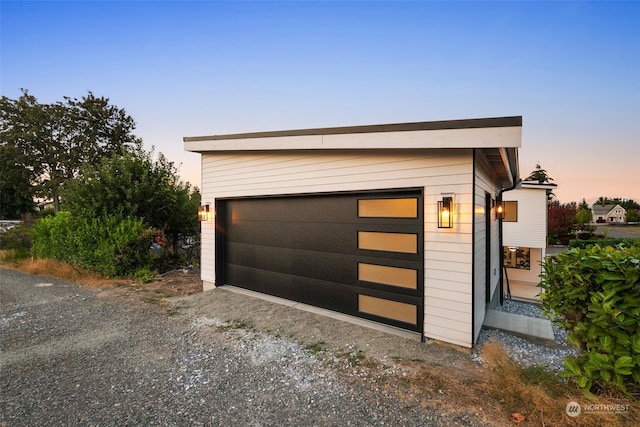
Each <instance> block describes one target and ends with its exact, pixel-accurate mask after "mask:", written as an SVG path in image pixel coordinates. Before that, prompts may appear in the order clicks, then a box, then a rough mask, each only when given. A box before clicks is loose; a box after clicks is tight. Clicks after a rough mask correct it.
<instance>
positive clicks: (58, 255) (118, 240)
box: [31, 212, 152, 277]
mask: <svg viewBox="0 0 640 427" xmlns="http://www.w3.org/2000/svg"><path fill="white" fill-rule="evenodd" d="M31 237H32V239H33V255H34V256H36V257H40V258H52V259H57V260H60V261H65V262H67V263H69V264H72V265H78V266H81V267H84V268H88V269H91V270H95V271H98V272H100V273H102V274H105V275H106V276H109V277H114V276H128V275H131V274H133V273H135V271H137V270H139V269H142V268H149V267H150V266H151V262H152V258H151V254H150V252H149V247H150V244H151V230H150V229H148V228H147V227H146V226H145V225H144V222H143V221H142V220H141V219H136V218H131V217H125V216H122V215H109V216H107V215H103V216H101V217H89V218H87V217H81V216H75V215H73V214H71V213H70V212H59V213H58V215H56V216H55V217H48V218H43V219H41V220H39V221H37V222H36V223H35V224H34V226H33V228H32V230H31Z"/></svg>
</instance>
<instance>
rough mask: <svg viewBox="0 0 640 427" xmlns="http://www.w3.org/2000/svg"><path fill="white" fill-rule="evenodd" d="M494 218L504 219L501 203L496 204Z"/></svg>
mask: <svg viewBox="0 0 640 427" xmlns="http://www.w3.org/2000/svg"><path fill="white" fill-rule="evenodd" d="M496 219H504V207H503V206H502V203H499V204H498V205H496Z"/></svg>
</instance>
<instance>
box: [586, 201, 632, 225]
mask: <svg viewBox="0 0 640 427" xmlns="http://www.w3.org/2000/svg"><path fill="white" fill-rule="evenodd" d="M591 211H592V212H593V222H594V223H596V224H605V223H614V224H619V223H624V222H625V217H626V215H627V211H626V209H625V208H623V207H622V206H620V205H597V204H596V205H593V207H592V208H591Z"/></svg>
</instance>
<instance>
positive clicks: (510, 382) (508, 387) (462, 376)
mask: <svg viewBox="0 0 640 427" xmlns="http://www.w3.org/2000/svg"><path fill="white" fill-rule="evenodd" d="M481 354H482V358H483V364H482V366H479V365H477V364H473V363H469V364H468V365H465V366H461V367H451V366H448V365H446V364H442V365H438V366H433V365H431V366H425V365H424V364H423V363H420V362H418V363H414V362H405V363H404V364H405V365H406V366H407V367H412V368H415V370H414V374H413V375H410V376H405V377H401V378H397V379H396V381H391V382H390V383H388V384H386V388H387V389H391V390H393V391H394V392H396V393H398V394H399V395H400V396H401V397H402V398H403V399H405V400H407V401H409V402H411V403H412V404H417V405H422V406H429V407H437V408H438V409H439V410H440V411H442V412H443V413H446V414H448V416H449V417H450V419H455V418H456V417H457V416H459V415H460V414H461V413H467V414H475V415H476V416H477V417H480V418H481V419H482V421H483V422H485V423H487V424H489V425H505V426H509V425H522V426H581V427H582V426H586V427H590V426H593V427H596V426H597V427H601V426H607V427H618V426H620V427H622V426H632V425H633V426H635V425H640V407H639V405H638V402H637V401H635V400H632V399H625V398H620V397H614V396H597V397H594V398H590V399H589V398H587V397H585V396H584V395H583V394H582V392H581V391H580V390H578V389H577V387H576V386H575V385H574V384H573V383H570V382H564V381H563V380H561V379H559V378H558V377H557V376H556V375H555V374H553V373H550V372H548V371H546V370H545V369H543V368H541V367H534V368H522V367H520V366H518V365H517V364H516V363H515V362H514V361H513V360H511V359H510V358H509V356H508V355H507V354H506V352H505V351H504V350H503V348H502V347H501V346H500V345H499V344H497V343H488V344H485V345H484V346H483V347H482V349H481ZM569 402H578V403H579V404H580V405H581V406H582V407H583V408H585V409H583V413H581V414H580V415H578V416H577V417H575V418H572V417H569V416H568V415H567V413H566V409H565V408H566V405H567V403H569ZM587 405H619V406H617V407H618V408H620V407H621V408H624V410H622V411H620V413H618V414H616V413H614V411H611V410H606V409H602V410H595V411H593V410H592V411H591V412H589V413H586V411H588V407H587ZM607 407H609V408H610V407H611V406H600V407H595V408H607ZM592 408H593V406H592Z"/></svg>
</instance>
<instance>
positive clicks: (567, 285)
mask: <svg viewBox="0 0 640 427" xmlns="http://www.w3.org/2000/svg"><path fill="white" fill-rule="evenodd" d="M543 268H544V272H543V274H542V275H541V277H542V281H541V284H540V285H539V286H540V287H541V288H543V290H544V292H543V293H542V294H541V296H542V307H543V310H544V312H545V314H546V315H547V316H549V317H553V319H554V320H555V321H556V322H557V323H558V324H559V325H560V326H562V327H564V328H565V329H567V330H568V331H569V336H568V339H569V341H570V342H571V343H572V344H574V345H576V346H577V347H578V348H580V349H581V350H582V352H581V353H580V354H579V355H578V356H577V357H569V358H567V359H566V360H565V367H566V369H567V370H566V375H567V376H569V377H573V378H575V379H576V382H577V384H578V385H579V386H580V387H581V388H583V389H584V390H585V391H589V390H594V389H602V388H608V389H617V390H620V391H622V392H625V393H629V392H634V391H635V392H637V391H638V383H639V382H640V381H639V380H640V246H634V247H623V246H620V247H617V248H614V247H611V246H607V247H600V246H598V245H595V246H591V247H588V248H587V249H579V248H573V249H569V250H568V251H566V252H565V253H562V254H559V255H558V256H557V257H556V259H555V260H553V259H552V260H547V261H545V262H544V264H543Z"/></svg>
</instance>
